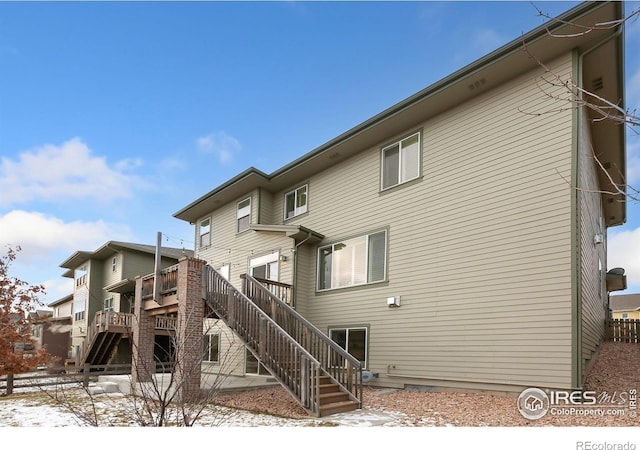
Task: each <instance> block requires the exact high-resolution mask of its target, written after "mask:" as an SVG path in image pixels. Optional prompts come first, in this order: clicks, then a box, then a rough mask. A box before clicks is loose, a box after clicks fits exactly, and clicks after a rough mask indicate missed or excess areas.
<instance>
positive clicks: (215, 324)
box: [202, 319, 244, 382]
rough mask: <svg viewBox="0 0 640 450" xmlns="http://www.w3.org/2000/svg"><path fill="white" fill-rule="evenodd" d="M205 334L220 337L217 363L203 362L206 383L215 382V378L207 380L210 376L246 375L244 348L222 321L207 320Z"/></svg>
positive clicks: (204, 328) (204, 326) (204, 327)
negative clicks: (221, 374)
mask: <svg viewBox="0 0 640 450" xmlns="http://www.w3.org/2000/svg"><path fill="white" fill-rule="evenodd" d="M203 333H204V334H217V335H219V336H220V345H219V360H218V361H217V362H208V361H203V363H202V371H203V377H204V380H203V381H205V382H207V381H209V382H213V381H215V378H213V377H212V379H211V380H207V376H208V374H212V375H213V376H216V375H217V374H218V373H224V374H228V375H236V376H242V375H244V347H243V346H242V345H239V344H241V342H240V339H239V338H238V337H237V336H236V334H235V333H233V332H232V331H231V329H230V328H229V327H227V326H226V325H225V324H224V323H223V322H222V321H221V320H216V319H205V321H204V324H203Z"/></svg>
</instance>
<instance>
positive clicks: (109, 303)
mask: <svg viewBox="0 0 640 450" xmlns="http://www.w3.org/2000/svg"><path fill="white" fill-rule="evenodd" d="M103 309H104V310H105V311H113V297H109V298H105V299H104V307H103Z"/></svg>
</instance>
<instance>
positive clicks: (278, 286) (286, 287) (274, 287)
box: [253, 277, 293, 306]
mask: <svg viewBox="0 0 640 450" xmlns="http://www.w3.org/2000/svg"><path fill="white" fill-rule="evenodd" d="M253 278H254V279H255V280H256V281H259V282H260V284H262V285H263V286H264V287H266V288H267V289H268V290H269V292H271V293H272V294H273V295H275V296H276V297H278V298H279V299H280V300H282V301H283V302H285V303H286V304H287V305H289V306H291V300H292V298H293V295H292V294H293V286H291V285H290V284H286V283H280V282H279V281H273V280H267V279H266V278H258V277H253Z"/></svg>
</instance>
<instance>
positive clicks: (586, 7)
mask: <svg viewBox="0 0 640 450" xmlns="http://www.w3.org/2000/svg"><path fill="white" fill-rule="evenodd" d="M622 17H623V3H622V2H590V1H587V2H584V3H581V4H580V5H578V6H576V7H574V8H572V9H571V10H569V11H567V12H566V13H564V14H562V15H561V16H559V17H557V18H556V19H553V20H550V21H548V22H547V23H546V24H543V25H542V26H540V27H538V28H536V29H534V30H532V31H530V32H529V33H527V34H525V35H523V36H521V37H519V38H517V39H515V40H513V41H512V42H510V43H508V44H506V45H504V46H503V47H500V48H499V49H497V50H495V51H494V52H492V53H490V54H488V55H486V56H484V57H482V58H480V59H478V60H476V61H475V62H473V63H471V64H469V65H467V66H465V67H463V68H462V69H460V70H458V71H456V72H454V73H453V74H451V75H449V76H448V77H445V78H443V79H442V80H440V81H438V82H436V83H434V84H432V85H431V86H429V87H427V88H425V89H423V90H422V91H420V92H418V93H416V94H414V95H413V96H411V97H409V98H407V99H405V100H403V101H401V102H400V103H397V104H396V105H394V106H392V107H390V108H388V109H387V110H385V111H383V112H381V113H380V114H378V115H376V116H374V117H372V118H371V119H369V120H367V121H365V122H363V123H361V124H360V125H357V126H356V127H354V128H352V129H350V130H348V131H346V132H345V133H343V134H341V135H340V136H338V137H336V138H334V139H332V140H331V141H329V142H327V143H325V144H323V145H321V146H320V147H318V148H316V149H315V150H312V151H310V152H308V153H307V154H305V155H303V156H302V157H300V158H298V159H296V160H295V161H293V162H291V163H289V164H287V165H285V166H284V167H282V168H280V169H278V170H276V171H275V172H273V173H271V174H266V173H264V172H262V171H260V170H258V169H256V168H255V167H250V168H248V169H246V170H245V171H243V172H241V173H240V174H238V175H236V176H235V177H233V178H231V179H230V180H229V181H227V182H225V183H223V184H222V185H220V186H218V187H216V188H214V189H213V190H211V191H210V192H208V193H207V194H205V195H203V196H201V197H200V198H198V199H197V200H195V201H194V202H192V203H190V204H189V205H187V206H185V207H184V208H182V209H181V210H179V211H178V212H176V213H175V214H174V215H173V216H174V217H176V218H178V219H182V220H185V221H188V222H190V223H195V222H196V221H197V220H198V219H200V218H202V217H204V216H205V215H206V214H208V213H210V212H212V211H215V210H216V209H217V208H219V207H221V206H223V205H225V204H227V203H229V202H232V201H234V200H237V199H238V197H240V196H242V195H245V194H247V193H248V192H250V191H252V190H254V189H256V188H265V189H268V190H269V191H271V192H276V191H279V190H282V189H285V188H288V187H291V186H292V185H294V184H295V183H297V182H300V181H301V180H304V179H305V178H308V177H310V176H311V175H313V174H314V173H317V172H319V171H321V170H324V169H326V168H328V167H331V166H332V165H334V164H337V163H339V162H340V161H342V160H344V159H346V158H348V157H350V156H352V155H354V154H356V153H358V152H360V151H363V150H365V149H367V148H371V147H372V146H376V145H381V144H383V143H384V142H385V140H387V139H389V138H390V137H391V136H394V135H397V134H400V133H402V132H405V131H406V130H408V129H410V128H412V127H414V126H416V125H418V124H419V123H421V122H424V121H425V120H426V119H428V118H429V117H432V116H435V115H437V114H440V113H442V112H443V111H445V110H447V109H449V108H451V107H453V106H455V105H458V104H460V103H463V102H465V101H467V100H470V99H471V98H473V97H476V96H478V95H480V94H482V93H484V92H487V91H488V90H490V89H492V88H494V87H496V86H498V85H500V84H501V83H503V82H505V81H507V80H509V79H511V78H513V77H515V76H517V75H519V74H522V73H525V72H527V71H530V70H533V69H534V68H536V67H538V65H539V63H538V62H537V61H536V60H535V59H534V58H531V57H530V55H535V56H536V58H538V59H539V60H540V61H548V60H551V59H553V58H554V57H556V56H559V55H561V54H564V53H567V52H569V51H571V50H573V49H577V50H578V52H579V53H580V54H584V53H585V52H590V53H589V55H590V56H589V58H588V59H587V58H585V59H584V73H583V79H584V80H585V85H590V83H589V81H591V80H599V79H600V80H602V79H606V80H607V83H605V86H604V91H602V90H599V91H598V93H599V95H600V96H602V97H603V98H607V99H613V101H616V102H618V104H619V106H622V107H624V105H623V104H622V99H623V98H624V95H623V75H624V74H623V67H622V59H623V51H622V46H623V37H622V28H621V26H617V27H607V28H606V29H604V27H603V29H598V30H597V31H596V30H592V32H587V33H585V32H584V29H583V28H582V29H581V28H576V26H577V25H592V24H597V23H611V22H614V21H616V20H620V19H621V18H622ZM550 32H553V33H554V34H561V35H572V34H575V35H576V36H575V37H571V38H562V39H561V38H555V37H552V36H550ZM525 43H526V46H527V49H528V53H527V52H525V51H523V45H524V44H525ZM591 128H592V129H591V136H592V139H593V142H594V147H595V148H596V149H598V151H599V152H601V154H600V159H601V160H602V161H603V162H605V163H608V164H610V165H611V166H612V168H615V170H612V171H611V175H613V177H614V181H616V182H617V183H620V184H623V183H624V179H625V176H626V169H625V168H626V164H625V158H626V157H625V134H624V127H621V126H620V125H619V124H617V123H613V121H599V122H598V123H597V124H592V125H591ZM600 181H601V185H602V188H603V190H609V189H607V187H608V186H609V185H610V181H609V180H608V179H607V177H606V176H605V174H602V177H601V180H600ZM604 203H605V206H604V207H605V209H606V221H607V225H608V226H611V225H619V224H622V223H624V222H625V221H626V202H625V199H624V198H622V199H620V198H618V197H617V198H616V201H605V202H604Z"/></svg>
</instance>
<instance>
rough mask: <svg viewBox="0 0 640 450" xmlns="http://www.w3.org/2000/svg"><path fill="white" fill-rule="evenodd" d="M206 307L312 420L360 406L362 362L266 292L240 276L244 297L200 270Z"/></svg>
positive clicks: (206, 270)
mask: <svg viewBox="0 0 640 450" xmlns="http://www.w3.org/2000/svg"><path fill="white" fill-rule="evenodd" d="M203 296H204V299H205V301H206V304H207V306H208V307H209V308H211V310H213V311H214V312H215V313H216V315H217V316H218V317H219V318H220V319H222V320H223V321H224V322H225V323H226V324H227V326H229V327H230V328H231V329H232V330H233V331H235V333H236V334H237V335H238V336H239V337H240V339H241V340H242V341H243V343H244V344H245V345H246V347H247V348H248V349H249V351H250V352H251V353H252V354H253V355H254V356H255V357H256V359H258V361H260V362H261V363H262V364H263V366H264V367H265V368H266V369H267V370H268V371H269V373H271V375H272V376H273V377H274V378H276V380H278V382H280V384H281V385H282V386H283V387H284V388H285V389H286V390H287V391H288V392H289V393H290V394H291V395H292V397H293V398H295V399H296V400H297V401H298V403H300V405H301V406H302V407H303V408H305V410H306V411H307V412H308V413H309V414H310V415H312V416H315V417H322V416H327V415H331V414H336V413H340V412H347V411H354V410H356V409H359V408H361V407H362V382H361V381H360V380H361V375H362V369H361V367H360V362H359V361H358V360H356V359H355V358H354V357H353V356H351V355H350V354H349V353H348V352H346V351H345V350H344V349H343V348H342V347H340V346H339V345H338V344H336V343H335V342H333V341H332V340H331V339H329V337H328V336H326V335H325V334H324V333H322V332H321V331H320V330H318V329H317V328H316V327H315V326H313V325H312V324H311V323H310V322H308V321H307V320H305V319H304V318H303V317H302V316H301V315H300V314H299V313H298V312H296V311H295V310H294V309H293V308H291V307H290V306H289V305H287V304H286V303H285V302H284V301H282V300H281V299H279V298H278V297H277V296H276V295H274V294H273V293H272V292H270V291H269V290H268V289H267V288H266V287H265V286H264V285H263V284H261V283H260V282H259V281H258V280H256V279H255V278H253V277H251V276H249V275H244V276H243V292H240V291H238V290H237V289H235V288H234V287H233V286H232V285H231V284H230V283H229V282H228V281H227V280H225V279H224V278H223V277H222V276H221V275H220V274H219V273H218V272H217V271H215V270H214V269H213V268H211V267H210V266H204V268H203Z"/></svg>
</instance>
